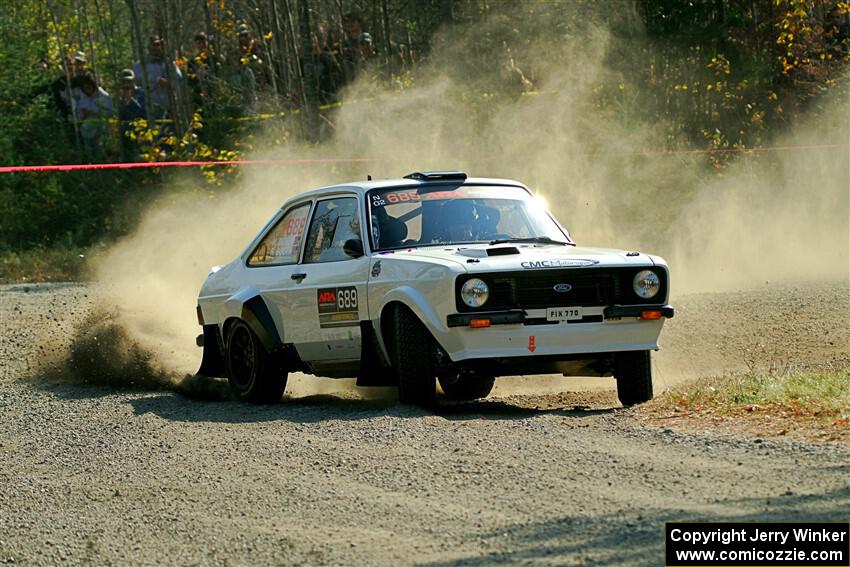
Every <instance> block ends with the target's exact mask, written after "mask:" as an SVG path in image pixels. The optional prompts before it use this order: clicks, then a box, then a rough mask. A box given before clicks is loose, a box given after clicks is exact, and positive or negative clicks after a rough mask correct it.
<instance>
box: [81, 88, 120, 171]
mask: <svg viewBox="0 0 850 567" xmlns="http://www.w3.org/2000/svg"><path fill="white" fill-rule="evenodd" d="M74 110H75V113H76V117H77V120H78V121H79V123H80V137H81V138H82V140H83V148H84V150H85V152H86V156H87V157H88V158H89V160H91V161H98V160H99V159H100V158H101V157H102V155H103V133H104V132H105V130H106V120H105V119H106V118H109V117H110V116H112V114H113V109H112V99H111V98H110V97H109V93H108V92H106V90H105V89H104V88H103V87H101V86H99V85H98V84H97V79H96V78H95V76H94V74H93V73H90V72H89V73H85V74H84V75H83V76H82V77H80V96H79V98H78V99H77V102H76V106H75V109H74Z"/></svg>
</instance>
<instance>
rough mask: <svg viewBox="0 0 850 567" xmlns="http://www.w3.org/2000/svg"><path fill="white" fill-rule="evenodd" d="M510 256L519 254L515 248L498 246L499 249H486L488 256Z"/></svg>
mask: <svg viewBox="0 0 850 567" xmlns="http://www.w3.org/2000/svg"><path fill="white" fill-rule="evenodd" d="M512 254H519V250H518V249H517V247H516V246H500V247H499V248H488V249H487V255H488V256H510V255H512Z"/></svg>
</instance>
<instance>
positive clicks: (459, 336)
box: [436, 305, 674, 362]
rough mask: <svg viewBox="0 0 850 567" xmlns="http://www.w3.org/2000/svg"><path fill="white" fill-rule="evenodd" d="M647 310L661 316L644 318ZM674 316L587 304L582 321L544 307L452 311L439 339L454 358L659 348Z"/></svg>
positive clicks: (660, 310) (668, 311) (664, 309)
mask: <svg viewBox="0 0 850 567" xmlns="http://www.w3.org/2000/svg"><path fill="white" fill-rule="evenodd" d="M648 311H652V312H657V313H653V314H652V315H651V316H652V317H658V318H652V319H642V318H641V316H642V315H643V314H644V313H645V312H648ZM673 314H674V310H673V308H672V307H671V306H669V305H664V306H658V305H654V306H647V305H636V306H608V307H597V308H589V307H586V308H585V309H584V318H583V319H582V320H581V321H570V322H568V323H567V322H561V323H549V322H547V321H546V315H545V310H528V311H523V310H510V311H499V312H490V313H474V314H466V313H464V314H452V315H449V316H448V317H447V318H446V324H447V328H446V329H445V332H442V333H438V334H437V335H438V336H436V338H437V340H438V341H439V342H440V344H441V345H442V347H443V349H445V351H446V352H447V353H448V355H449V358H451V360H452V361H454V362H460V361H464V360H471V359H484V358H502V357H520V356H528V357H539V356H557V355H580V354H596V353H599V354H601V353H611V352H621V351H633V350H654V349H657V348H658V337H659V335H660V334H661V329H662V327H663V325H664V319H667V318H671V317H673ZM473 319H479V320H480V319H489V320H490V324H489V326H488V327H482V328H473V327H470V326H469V325H470V321H472V320H473Z"/></svg>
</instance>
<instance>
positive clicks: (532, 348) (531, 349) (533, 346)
mask: <svg viewBox="0 0 850 567" xmlns="http://www.w3.org/2000/svg"><path fill="white" fill-rule="evenodd" d="M534 343H535V339H534V335H529V336H528V352H534V351H535V350H537V345H536V344H534Z"/></svg>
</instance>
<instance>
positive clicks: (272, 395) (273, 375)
mask: <svg viewBox="0 0 850 567" xmlns="http://www.w3.org/2000/svg"><path fill="white" fill-rule="evenodd" d="M226 363H227V379H228V380H229V382H230V386H231V388H233V390H234V391H235V392H236V394H237V395H238V396H239V398H240V399H243V400H247V401H249V402H253V403H257V404H273V403H275V402H279V401H280V398H281V396H283V391H284V390H285V389H286V378H287V375H286V371H285V370H284V369H283V368H282V367H281V365H280V364H278V358H277V357H276V356H274V355H271V354H269V353H268V352H267V351H266V349H265V347H264V346H263V344H262V343H261V342H260V339H259V338H258V337H257V335H256V334H254V331H252V330H251V327H249V326H248V324H247V323H245V322H244V321H241V320H240V321H236V322H235V323H233V324H232V325H231V326H230V329H229V330H228V332H227V344H226Z"/></svg>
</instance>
